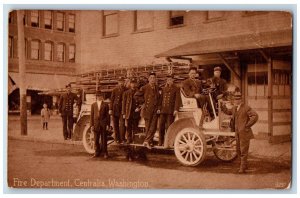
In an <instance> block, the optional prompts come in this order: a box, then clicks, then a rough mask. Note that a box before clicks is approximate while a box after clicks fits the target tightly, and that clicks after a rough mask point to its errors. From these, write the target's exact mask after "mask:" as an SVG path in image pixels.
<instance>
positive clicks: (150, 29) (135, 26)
mask: <svg viewBox="0 0 300 198" xmlns="http://www.w3.org/2000/svg"><path fill="white" fill-rule="evenodd" d="M138 11H150V12H152V19H151V20H152V24H151V27H149V28H141V29H138V26H137V22H138ZM153 30H154V12H153V11H152V10H135V11H134V27H133V33H142V32H151V31H153Z"/></svg>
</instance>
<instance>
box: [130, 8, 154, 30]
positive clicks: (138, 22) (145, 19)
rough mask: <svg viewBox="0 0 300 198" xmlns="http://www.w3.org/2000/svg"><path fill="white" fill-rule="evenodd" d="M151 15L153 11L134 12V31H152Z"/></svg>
mask: <svg viewBox="0 0 300 198" xmlns="http://www.w3.org/2000/svg"><path fill="white" fill-rule="evenodd" d="M153 14H154V13H153V11H135V12H134V17H135V21H134V31H137V32H139V31H151V30H153Z"/></svg>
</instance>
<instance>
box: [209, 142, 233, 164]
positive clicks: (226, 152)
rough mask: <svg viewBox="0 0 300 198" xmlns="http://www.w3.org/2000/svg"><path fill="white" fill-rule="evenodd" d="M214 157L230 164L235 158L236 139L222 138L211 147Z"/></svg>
mask: <svg viewBox="0 0 300 198" xmlns="http://www.w3.org/2000/svg"><path fill="white" fill-rule="evenodd" d="M213 151H214V154H215V156H216V157H217V158H218V159H219V160H221V161H224V162H231V161H233V160H235V159H236V158H237V152H236V139H235V138H234V137H222V141H217V142H216V143H215V144H214V146H213Z"/></svg>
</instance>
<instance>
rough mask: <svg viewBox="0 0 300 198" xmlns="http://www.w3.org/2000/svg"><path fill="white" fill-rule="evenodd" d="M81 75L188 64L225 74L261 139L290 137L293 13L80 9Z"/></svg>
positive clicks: (208, 74)
mask: <svg viewBox="0 0 300 198" xmlns="http://www.w3.org/2000/svg"><path fill="white" fill-rule="evenodd" d="M79 26H80V27H79V28H80V38H81V39H80V41H79V42H80V43H79V44H78V45H79V46H80V49H79V50H80V54H81V59H80V67H79V68H78V70H77V72H78V73H84V72H88V71H94V70H101V69H107V68H129V67H132V66H138V65H151V64H159V63H165V62H168V61H187V62H190V63H193V64H195V65H197V66H198V67H199V68H202V69H205V70H206V73H207V77H209V76H211V75H212V73H213V66H215V65H219V66H221V67H222V69H223V74H222V75H223V78H225V79H227V81H229V83H232V84H235V85H237V86H239V87H241V89H242V92H243V96H244V97H243V98H244V102H245V103H247V104H249V105H250V106H252V107H253V108H254V109H255V110H256V111H257V112H258V114H259V121H258V123H257V124H256V125H255V126H254V127H253V129H254V133H255V136H256V137H257V138H266V139H269V140H270V141H271V142H276V141H277V140H283V139H289V138H290V136H291V133H292V131H291V120H292V117H291V111H292V110H291V102H292V100H291V96H292V93H291V90H292V87H291V68H292V67H291V65H292V15H291V14H290V13H288V12H280V11H260V12H256V11H233V12H230V11H133V10H132V11H114V10H113V11H108V10H105V11H81V12H80V22H79Z"/></svg>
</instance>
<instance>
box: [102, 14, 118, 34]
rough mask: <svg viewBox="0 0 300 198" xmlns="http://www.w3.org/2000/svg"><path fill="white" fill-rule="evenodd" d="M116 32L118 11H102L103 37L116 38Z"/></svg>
mask: <svg viewBox="0 0 300 198" xmlns="http://www.w3.org/2000/svg"><path fill="white" fill-rule="evenodd" d="M118 31H119V27H118V11H103V36H116V35H118Z"/></svg>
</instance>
